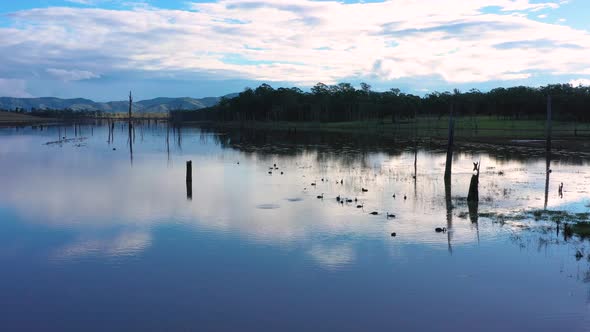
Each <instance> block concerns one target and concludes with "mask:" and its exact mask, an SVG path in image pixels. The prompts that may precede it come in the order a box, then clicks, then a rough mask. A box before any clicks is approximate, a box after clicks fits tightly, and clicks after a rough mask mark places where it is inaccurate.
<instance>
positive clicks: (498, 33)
mask: <svg viewBox="0 0 590 332" xmlns="http://www.w3.org/2000/svg"><path fill="white" fill-rule="evenodd" d="M84 1H86V0H84ZM563 5H565V4H564V2H557V1H547V2H543V3H532V2H530V1H528V0H491V1H490V0H486V1H483V0H472V1H462V0H448V1H438V0H423V1H419V2H418V1H410V0H391V1H384V2H378V3H354V4H345V3H341V2H337V1H321V2H319V1H310V0H285V1H283V0H281V1H278V0H257V1H243V0H220V1H218V2H212V3H190V4H189V7H188V8H187V9H186V10H167V9H159V8H153V7H146V6H137V7H131V8H124V9H119V10H107V9H100V8H70V7H49V8H38V9H31V10H23V11H19V12H14V13H10V14H8V18H9V21H10V24H9V25H8V26H5V27H2V28H0V72H6V73H9V74H11V75H12V76H13V77H12V78H18V79H25V78H26V76H27V75H30V73H31V72H36V73H39V72H41V73H43V75H47V76H48V77H49V78H50V79H57V80H61V81H78V80H87V79H93V78H99V77H108V76H109V75H114V74H116V73H121V72H125V71H140V72H145V73H158V74H160V75H170V76H174V75H177V74H178V73H185V74H186V73H195V74H199V75H201V77H203V78H202V79H212V78H215V79H244V80H254V81H269V82H273V81H281V82H290V83H292V84H296V85H304V86H309V85H312V84H315V83H316V82H319V81H322V82H325V83H334V82H337V81H341V80H367V81H381V82H386V81H392V80H399V79H416V78H418V79H421V78H433V79H437V80H441V81H443V82H447V83H450V84H464V83H473V84H477V83H481V82H489V81H511V80H523V79H524V80H526V79H531V80H532V79H533V78H534V77H535V76H536V75H546V76H547V75H549V76H559V75H570V76H574V77H581V78H584V76H586V75H590V61H589V60H588V58H587V54H588V53H589V51H590V34H588V32H587V31H583V30H579V29H574V28H572V27H569V26H567V25H565V24H564V23H560V22H558V23H547V22H544V21H542V20H541V19H539V18H540V17H544V16H543V15H547V14H546V13H547V12H550V11H551V10H553V9H556V8H558V7H559V6H563ZM416 88H417V89H418V88H421V87H416ZM0 92H1V91H0Z"/></svg>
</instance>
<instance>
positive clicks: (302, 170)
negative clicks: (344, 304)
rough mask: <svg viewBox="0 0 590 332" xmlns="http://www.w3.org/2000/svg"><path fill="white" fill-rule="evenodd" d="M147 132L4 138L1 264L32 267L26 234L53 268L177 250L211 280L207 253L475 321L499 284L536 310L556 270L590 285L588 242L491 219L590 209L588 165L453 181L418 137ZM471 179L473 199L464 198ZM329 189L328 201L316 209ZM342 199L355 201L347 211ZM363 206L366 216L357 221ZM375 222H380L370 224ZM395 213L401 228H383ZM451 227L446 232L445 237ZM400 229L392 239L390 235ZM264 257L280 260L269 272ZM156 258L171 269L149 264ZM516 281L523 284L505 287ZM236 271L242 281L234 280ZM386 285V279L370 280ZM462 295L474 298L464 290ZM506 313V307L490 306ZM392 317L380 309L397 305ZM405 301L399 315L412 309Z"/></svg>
mask: <svg viewBox="0 0 590 332" xmlns="http://www.w3.org/2000/svg"><path fill="white" fill-rule="evenodd" d="M138 126H139V129H138V130H139V133H140V137H141V140H138V141H136V142H134V134H133V129H132V128H131V127H132V126H131V124H129V125H128V127H127V128H124V126H121V125H120V124H119V123H117V124H115V123H105V124H102V125H101V124H93V125H92V126H91V127H90V128H92V129H89V128H88V127H85V126H84V125H83V126H80V127H78V128H77V129H76V130H75V133H77V134H78V135H82V134H81V133H88V132H90V133H93V135H91V136H90V137H88V139H87V140H86V141H85V145H84V146H77V145H76V144H75V143H74V142H70V141H66V142H63V143H62V144H60V145H45V143H47V142H49V141H52V140H55V137H56V136H57V135H56V133H57V134H58V135H59V136H60V137H65V135H67V134H65V132H66V131H67V129H68V128H67V126H64V127H62V126H60V127H50V128H46V130H44V131H38V130H33V129H26V130H24V131H23V130H22V129H21V130H20V131H19V132H16V131H15V130H13V129H6V130H0V140H1V141H2V144H0V166H1V167H2V169H3V170H6V171H5V172H2V173H1V174H0V183H2V185H3V190H2V191H0V215H2V216H3V217H4V219H7V220H11V222H12V223H13V224H16V225H19V226H18V227H22V228H18V231H17V230H11V228H9V227H8V226H6V225H5V226H1V227H4V229H3V230H4V231H5V234H10V237H8V238H7V239H5V241H4V243H5V245H4V246H5V247H9V244H11V243H13V245H12V247H11V248H16V249H10V250H0V251H1V252H2V254H4V255H6V257H8V256H9V255H17V256H18V255H19V252H20V255H22V256H23V257H27V256H26V254H25V253H26V250H27V249H26V248H25V247H26V245H23V244H22V243H25V244H27V243H29V242H27V241H26V239H23V236H19V234H21V233H23V234H29V233H27V232H32V231H31V229H35V230H37V229H40V230H42V232H45V233H50V234H53V235H52V237H51V240H46V241H45V242H43V241H41V243H45V244H44V245H43V247H42V249H43V250H42V252H43V254H45V255H46V257H45V258H47V259H48V260H50V261H58V262H61V263H68V262H74V261H91V262H94V263H95V264H97V265H100V264H101V262H102V260H104V259H107V258H117V259H127V258H129V257H134V258H137V259H146V260H148V262H150V263H153V262H152V261H150V260H154V261H157V262H158V263H162V261H163V262H164V264H165V263H166V262H169V261H172V262H174V259H172V258H170V257H167V256H166V255H165V253H166V252H167V251H166V250H172V249H170V248H175V245H176V243H178V246H179V248H182V250H180V249H179V251H180V253H176V254H177V255H182V254H186V255H189V257H188V258H187V260H189V261H190V260H192V259H195V260H197V259H200V260H199V262H206V263H207V264H208V265H206V266H204V267H203V270H208V269H210V268H212V266H213V267H214V266H216V265H215V263H214V262H212V261H208V260H207V259H206V258H203V257H200V256H199V257H200V258H197V257H196V255H197V253H199V254H201V253H202V254H203V255H205V254H208V255H211V256H214V257H218V256H219V257H222V258H223V259H222V258H219V259H220V261H221V260H224V259H225V260H231V262H233V263H235V264H242V265H247V266H248V268H247V269H245V270H247V271H249V273H253V274H256V273H257V272H260V271H262V272H260V273H266V274H270V275H272V274H273V273H278V272H276V271H281V269H274V267H277V266H281V268H283V269H285V270H286V271H290V272H291V273H292V274H293V275H295V276H296V277H293V276H291V277H290V278H295V280H293V279H281V278H277V279H281V280H289V282H290V283H291V284H296V285H299V286H301V285H300V284H297V281H298V280H299V279H296V278H304V277H302V276H301V275H305V274H309V275H318V274H321V273H328V275H325V274H321V276H322V278H323V279H322V280H323V282H324V283H322V285H321V288H320V289H325V288H329V287H330V285H331V284H332V283H335V284H334V285H335V286H334V287H336V285H337V286H338V287H336V288H335V291H340V292H343V293H345V292H348V291H349V289H347V288H346V287H345V286H344V285H343V284H342V283H344V282H345V281H346V284H347V286H349V287H350V288H354V287H355V282H354V280H356V282H358V280H361V279H362V281H363V284H369V285H371V284H374V285H375V287H376V288H381V289H383V288H385V289H387V288H388V287H393V286H392V284H394V285H407V287H408V288H407V289H408V290H407V292H408V294H405V295H404V296H402V295H400V294H399V293H400V292H401V293H404V292H405V290H400V289H398V288H396V292H397V294H396V295H397V296H393V294H390V295H392V296H391V299H395V298H399V299H403V300H404V301H407V302H408V303H412V299H413V298H415V297H419V298H421V299H422V300H423V301H427V300H428V299H429V298H432V297H434V298H439V299H442V298H443V297H446V296H451V294H449V293H451V291H452V294H453V296H455V297H456V298H459V299H462V300H465V301H466V302H465V303H458V304H457V306H458V307H459V308H461V309H462V310H469V308H470V306H468V305H466V303H467V302H469V301H467V300H470V301H471V300H473V299H472V298H470V295H469V294H471V293H478V294H485V295H482V297H483V298H486V297H491V298H493V297H494V295H493V294H489V293H488V292H487V291H486V288H487V287H488V286H489V287H492V286H494V287H492V288H498V287H505V289H509V290H510V292H520V293H518V294H519V295H522V296H523V298H525V297H526V296H532V294H534V293H535V291H530V292H529V291H528V290H527V289H522V287H520V288H519V286H518V285H519V283H521V284H520V285H523V283H524V282H525V280H528V279H535V278H537V277H538V278H540V279H543V281H544V282H552V283H553V282H555V283H556V282H564V281H563V278H564V277H563V276H560V274H559V273H557V274H556V275H553V274H552V273H553V272H555V271H558V272H559V271H564V272H563V274H564V275H566V277H567V275H570V274H572V275H576V273H577V272H576V271H577V270H579V271H580V280H585V277H584V273H585V272H586V271H588V262H587V261H586V258H584V259H581V260H580V261H576V260H575V258H574V254H575V253H576V250H582V249H583V248H585V247H586V246H587V241H586V242H585V240H582V239H578V238H569V239H568V238H565V234H563V236H561V235H560V234H559V233H558V230H559V226H558V225H555V224H553V223H550V224H546V225H545V224H542V223H541V222H536V221H534V220H517V219H516V218H512V219H510V218H506V219H504V220H499V219H498V220H496V219H490V218H487V217H485V215H486V213H488V214H489V213H491V212H493V213H508V212H512V211H518V210H524V209H527V210H528V209H542V208H547V209H568V210H570V211H577V212H587V211H589V208H588V207H587V204H588V202H589V199H590V194H589V193H588V192H587V189H586V188H587V187H588V185H590V173H588V172H587V161H585V160H584V159H583V158H579V157H572V156H571V155H568V154H558V155H557V156H555V160H554V161H553V166H552V167H553V170H554V172H553V173H552V175H553V177H552V178H551V179H549V177H548V175H549V173H548V172H547V170H548V169H549V167H548V166H547V165H548V163H547V160H548V159H546V160H543V156H542V153H541V155H539V154H538V153H537V151H531V152H530V153H528V152H527V151H525V150H524V149H521V148H517V149H516V150H517V152H515V153H509V152H508V150H507V149H508V148H507V147H502V148H501V149H490V150H486V149H482V148H481V146H478V147H472V146H460V145H457V146H456V147H455V148H456V149H455V154H454V158H453V176H452V178H451V177H449V178H448V179H445V178H444V177H443V176H442V175H443V174H444V169H445V160H446V155H445V146H444V144H443V145H440V144H436V143H431V142H420V141H418V140H416V139H415V138H414V139H413V140H405V139H403V138H396V139H393V140H383V139H380V140H376V139H375V138H372V137H370V136H365V135H360V136H355V137H350V136H349V135H342V134H326V133H322V134H318V135H311V134H309V133H302V132H301V131H299V132H297V133H295V132H288V133H285V132H280V131H279V132H273V131H271V132H264V131H229V130H223V131H218V130H214V129H212V128H208V129H206V128H205V129H204V128H183V129H180V128H170V127H169V125H168V124H167V123H158V122H156V123H149V122H148V123H147V124H140V123H136V124H135V125H133V127H134V128H135V127H138ZM69 129H70V132H72V131H71V128H69ZM125 129H127V135H128V141H126V142H121V141H122V140H115V139H114V135H115V131H120V132H122V135H125ZM171 132H172V133H171ZM171 134H172V135H171ZM62 135H64V136H62ZM170 136H172V137H170ZM105 138H106V143H105ZM170 139H172V144H170ZM174 142H176V144H174ZM126 145H127V146H128V148H129V156H127V153H126V151H125V150H126V149H125V147H126ZM496 150H499V151H496ZM476 157H477V159H476ZM189 160H190V161H192V163H191V169H192V171H191V172H190V174H191V181H188V174H189V173H188V172H187V164H186V161H189ZM473 160H480V162H479V165H484V166H485V168H481V170H480V168H479V167H478V169H477V173H476V174H474V173H473V163H472V162H473ZM130 161H131V162H132V164H133V167H130V164H129V163H130ZM418 161H420V162H419V163H418ZM275 164H276V166H275ZM269 168H272V171H271V173H272V174H269ZM474 176H477V177H476V184H477V186H476V188H477V200H468V199H467V196H468V193H469V192H470V191H472V189H471V184H472V183H474V180H473V179H474ZM572 176H575V178H576V182H575V183H571V184H569V183H568V194H567V195H566V196H565V197H564V198H563V199H561V200H550V199H548V196H549V191H548V189H547V188H548V183H549V180H551V181H554V182H555V183H560V182H563V181H564V180H565V179H566V178H567V177H572ZM418 177H419V178H420V179H419V181H418ZM322 180H323V181H322ZM543 180H545V181H543ZM312 182H314V183H316V185H315V186H311V185H310V184H311V183H312ZM362 188H366V189H367V191H363V190H362ZM322 193H323V195H324V199H317V198H316V197H317V196H318V195H320V194H322ZM554 194H555V193H554ZM394 195H395V197H394ZM337 196H339V197H343V198H349V199H351V200H353V202H351V203H340V202H338V201H337V200H336V197H337ZM543 196H544V197H543ZM543 198H544V199H543ZM354 199H357V200H358V203H355V202H354ZM357 204H363V205H364V208H363V209H357V208H356V205H357ZM371 211H377V212H379V215H377V216H372V215H369V212H371ZM387 212H389V213H393V214H395V215H396V217H395V218H387V217H386V213H387ZM482 216H483V217H482ZM445 221H446V225H445ZM11 225H12V224H11ZM443 226H446V228H447V232H446V233H444V234H443V233H437V232H435V228H436V227H443ZM11 227H15V229H17V228H16V227H17V226H11ZM23 228H24V229H27V230H22V229H23ZM392 232H395V233H396V234H397V236H396V237H391V236H390V234H391V233H392ZM56 234H58V235H56ZM64 234H65V235H64ZM39 236H40V237H42V236H41V235H39ZM15 239H18V241H20V242H19V243H17V242H15V241H17V240H15ZM21 242H22V243H21ZM540 243H543V245H540ZM31 246H32V247H34V245H31ZM207 246H208V247H207ZM163 248H166V249H163ZM211 248H215V249H211ZM540 248H541V249H540ZM19 250H20V251H19ZM529 250H530V251H534V254H535V256H530V255H529V254H528V251H529ZM523 252H524V253H523ZM539 252H542V253H543V254H542V255H539ZM222 253H225V254H222ZM448 253H452V254H453V256H452V257H450V256H449V254H448ZM584 254H586V252H585V253H584ZM266 255H277V256H276V257H275V256H273V259H268V260H265V258H267V256H266ZM160 256H166V257H165V258H166V259H164V258H162V261H160V260H157V259H156V258H154V257H160ZM0 257H4V256H2V255H0ZM175 257H177V256H175ZM204 257H206V255H205V256H204ZM0 259H1V258H0ZM531 261H534V262H535V264H534V265H530V262H531ZM527 262H528V263H527ZM170 264H172V263H170ZM265 264H268V266H266V265H265ZM281 264H287V266H285V265H281ZM289 264H292V265H291V266H297V267H298V268H299V269H301V270H297V269H294V268H293V267H291V268H289ZM523 264H529V265H526V266H528V268H529V269H530V272H529V271H523V270H522V269H516V268H515V267H519V266H521V265H523ZM197 265H198V264H197ZM270 266H272V267H273V269H271V268H269V267H270ZM492 267H493V268H492ZM168 268H169V269H171V270H183V269H184V268H186V267H184V266H183V267H180V266H177V265H168ZM316 268H317V269H320V271H321V272H318V270H317V269H316ZM225 269H230V267H225ZM506 271H516V272H514V273H513V274H510V276H506V274H509V273H507V272H506ZM199 272H200V273H206V272H203V271H199ZM236 273H244V271H233V270H232V271H231V273H228V274H230V275H235V274H236ZM330 273H333V274H334V275H331V274H330ZM338 273H340V274H338ZM220 274H221V273H220ZM244 274H247V273H244ZM471 274H473V276H472V275H471ZM221 275H222V274H221ZM257 275H258V274H257ZM335 275H338V277H335ZM533 275H534V276H535V277H534V278H533V277H532V276H533ZM435 276H436V277H435ZM281 277H282V278H289V277H285V276H282V275H281ZM381 277H382V278H383V279H384V280H381V279H379V280H376V279H375V280H371V279H370V278H381ZM146 278H147V277H146ZM218 278H221V279H220V281H219V282H218V283H216V282H215V281H214V280H215V279H218ZM330 278H336V279H338V278H342V279H341V280H340V281H339V280H334V279H330ZM367 278H369V279H367ZM437 278H440V279H441V280H444V286H445V287H441V288H440V289H439V288H436V287H432V288H431V286H430V285H436V284H439V283H441V282H442V281H441V280H438V279H437ZM222 280H223V277H220V275H218V274H215V275H214V276H211V278H210V279H206V280H204V281H203V282H206V283H209V284H210V285H212V286H214V288H215V289H219V288H223V287H221V285H222ZM327 280H330V281H327ZM453 280H455V281H453ZM456 280H461V283H459V282H458V281H456ZM475 280H477V283H476V282H475ZM535 280H536V279H535ZM267 281H268V280H267ZM392 281H395V282H392ZM268 282H272V281H268ZM285 282H286V281H285ZM339 282H340V283H339ZM527 282H528V281H527ZM533 282H536V281H533ZM538 282H539V283H540V284H541V286H542V285H545V284H544V283H541V281H538ZM348 283H350V284H348ZM227 284H228V283H223V285H227ZM460 284H461V285H460ZM464 284H467V285H469V287H471V290H469V289H468V290H462V288H461V287H463V285H464ZM482 285H487V286H482ZM275 286H276V285H275ZM226 287H227V286H226ZM356 287H358V285H356ZM367 287H369V286H367ZM568 287H570V288H572V289H578V288H575V287H578V286H573V285H569V284H568ZM369 288H370V287H369ZM424 289H428V291H424ZM220 292H222V293H223V291H220ZM285 292H288V291H285ZM447 292H448V293H447ZM510 292H507V293H505V295H506V294H510ZM547 292H548V293H547V294H543V296H545V295H546V296H547V297H549V296H551V297H556V298H560V299H561V300H560V301H561V302H560V303H565V304H564V305H566V306H567V307H568V308H572V307H574V306H575V305H574V304H571V303H569V302H568V300H567V298H565V297H563V298H562V295H563V294H559V292H558V290H553V289H551V290H548V291H547ZM369 293H370V291H368V294H369ZM224 295H225V296H227V301H229V302H231V300H235V299H234V298H233V297H232V296H231V294H229V293H228V294H225V293H224ZM357 295H358V294H357ZM443 295H445V296H443ZM269 296H270V295H269ZM358 296H360V297H362V298H364V296H365V294H360V295H358ZM366 296H369V295H366ZM439 296H440V297H439ZM536 296H542V295H539V294H536ZM372 298H378V296H375V294H373V296H372ZM543 298H544V299H545V297H543ZM392 301H393V300H392ZM400 301H401V300H400ZM421 303H422V302H421ZM470 303H473V302H470ZM502 303H503V302H502V301H500V300H498V302H497V303H496V304H495V306H493V307H494V308H496V309H497V308H498V307H500V306H501V304H502ZM324 304H325V303H324ZM521 304H522V303H521ZM390 305H391V306H385V307H387V308H391V307H395V306H394V305H393V304H390ZM399 305H400V307H396V308H398V310H402V309H401V308H402V307H403V305H402V303H399ZM404 305H408V304H407V303H404ZM490 306H492V304H488V306H487V308H488V309H489V308H490ZM523 307H524V305H523ZM535 309H538V308H537V307H536V306H535ZM439 310H440V308H439ZM539 310H542V309H539ZM402 311H403V310H402ZM403 312H404V313H406V314H407V312H405V311H403ZM474 314H476V313H474Z"/></svg>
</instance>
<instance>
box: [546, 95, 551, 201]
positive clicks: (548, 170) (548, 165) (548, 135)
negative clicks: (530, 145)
mask: <svg viewBox="0 0 590 332" xmlns="http://www.w3.org/2000/svg"><path fill="white" fill-rule="evenodd" d="M545 136H546V139H547V142H546V146H545V149H546V150H545V154H546V161H545V204H544V209H545V210H547V203H548V202H549V175H550V174H551V96H547V125H546V133H545Z"/></svg>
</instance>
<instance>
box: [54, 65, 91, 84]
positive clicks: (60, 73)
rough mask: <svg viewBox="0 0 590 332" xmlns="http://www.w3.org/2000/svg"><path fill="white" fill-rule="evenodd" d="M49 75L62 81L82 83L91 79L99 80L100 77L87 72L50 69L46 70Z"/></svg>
mask: <svg viewBox="0 0 590 332" xmlns="http://www.w3.org/2000/svg"><path fill="white" fill-rule="evenodd" d="M46 71H47V73H48V74H50V75H52V76H53V77H55V78H57V79H59V80H62V81H66V82H68V81H82V80H88V79H91V78H99V77H100V75H98V74H95V73H93V72H90V71H86V70H65V69H56V68H49V69H47V70H46Z"/></svg>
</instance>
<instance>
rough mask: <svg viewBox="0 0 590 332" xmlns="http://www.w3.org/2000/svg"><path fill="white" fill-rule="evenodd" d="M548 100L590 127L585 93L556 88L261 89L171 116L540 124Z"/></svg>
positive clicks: (559, 112) (589, 97) (589, 96)
mask: <svg viewBox="0 0 590 332" xmlns="http://www.w3.org/2000/svg"><path fill="white" fill-rule="evenodd" d="M549 95H550V96H551V98H552V106H553V113H554V117H555V118H558V119H562V120H575V121H590V112H587V109H588V108H590V87H588V86H577V87H574V86H572V85H569V84H556V85H548V86H543V87H538V88H535V87H525V86H519V87H512V88H496V89H493V90H491V91H489V92H481V91H479V90H476V89H472V90H469V91H467V92H461V91H458V90H455V91H453V92H443V93H440V92H433V93H430V94H427V95H425V96H423V97H420V96H416V95H412V94H406V93H403V92H401V91H400V90H399V89H391V90H389V91H385V92H376V91H373V90H372V89H371V86H370V85H368V84H365V83H361V88H360V89H355V88H354V87H353V86H352V85H351V84H350V83H340V84H337V85H326V84H323V83H318V84H316V85H315V86H314V87H312V88H311V91H310V92H304V91H302V90H301V89H299V88H278V89H274V88H272V87H271V86H270V85H268V84H262V85H261V86H259V87H258V88H256V89H251V88H246V89H245V90H244V91H243V92H241V93H240V94H239V95H238V96H237V97H235V98H231V99H229V98H222V99H221V101H220V102H219V104H218V105H216V106H213V107H209V108H205V109H202V110H199V111H198V112H188V111H174V112H171V116H172V119H174V120H177V121H316V122H339V121H364V120H381V121H392V122H396V121H399V120H403V119H408V118H413V117H415V116H438V117H442V116H445V115H448V114H449V112H450V110H451V109H453V114H456V115H459V116H461V115H467V116H475V115H488V116H497V117H502V118H512V119H525V118H526V119H531V118H541V117H544V116H545V114H546V105H547V96H549Z"/></svg>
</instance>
